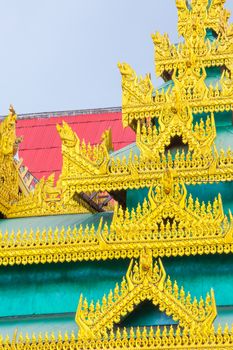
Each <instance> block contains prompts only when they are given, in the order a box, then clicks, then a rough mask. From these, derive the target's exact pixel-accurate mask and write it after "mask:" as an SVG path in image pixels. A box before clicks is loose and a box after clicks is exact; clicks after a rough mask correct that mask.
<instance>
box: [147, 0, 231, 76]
mask: <svg viewBox="0 0 233 350" xmlns="http://www.w3.org/2000/svg"><path fill="white" fill-rule="evenodd" d="M224 3H225V0H223V1H222V0H220V1H219V0H216V1H215V0H214V1H211V3H210V5H209V4H208V0H200V1H199V0H198V1H192V3H191V5H188V4H187V2H186V1H185V0H177V1H176V5H177V9H178V32H179V34H180V35H182V36H183V37H184V39H185V41H184V43H179V44H178V45H177V46H175V45H172V44H171V42H170V40H169V38H168V35H167V34H164V35H161V34H160V33H156V34H154V35H152V38H153V41H154V44H155V61H156V73H157V75H159V76H160V75H162V74H163V73H164V71H167V72H171V71H172V70H173V69H174V68H178V67H179V68H180V67H182V66H184V65H185V64H186V63H187V62H188V61H189V60H190V57H191V56H193V55H195V56H196V58H197V59H198V61H199V62H201V64H203V65H204V66H205V67H211V66H226V67H227V68H228V69H229V70H230V71H232V67H233V66H232V63H233V54H232V48H233V35H232V33H233V26H232V25H229V24H228V20H229V17H230V13H229V11H227V10H226V9H224ZM210 29H212V30H213V33H212V35H213V37H215V40H214V41H211V40H210V39H209V38H208V35H207V30H209V31H210Z"/></svg>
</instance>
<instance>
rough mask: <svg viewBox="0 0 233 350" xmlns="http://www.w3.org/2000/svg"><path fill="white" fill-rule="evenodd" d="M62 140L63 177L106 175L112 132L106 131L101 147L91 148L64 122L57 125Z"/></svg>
mask: <svg viewBox="0 0 233 350" xmlns="http://www.w3.org/2000/svg"><path fill="white" fill-rule="evenodd" d="M57 130H58V132H59V134H60V137H61V140H62V155H63V166H62V175H63V174H65V175H66V176H67V175H68V174H69V176H70V177H71V178H72V177H77V176H79V177H82V176H83V175H85V174H86V173H89V174H90V175H92V176H93V175H101V174H105V173H106V169H107V165H108V160H109V148H111V147H112V145H111V131H110V130H109V131H105V132H104V134H103V136H102V140H103V141H102V143H101V144H100V145H95V146H91V145H90V143H88V144H86V143H85V141H84V140H83V141H82V142H81V141H80V139H79V138H78V136H77V134H76V133H75V132H74V131H73V130H72V129H71V128H70V126H69V125H68V124H67V123H65V122H64V121H63V123H62V126H60V125H57Z"/></svg>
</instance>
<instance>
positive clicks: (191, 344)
mask: <svg viewBox="0 0 233 350" xmlns="http://www.w3.org/2000/svg"><path fill="white" fill-rule="evenodd" d="M13 346H14V347H13ZM232 347H233V330H231V329H229V327H228V325H227V324H226V326H225V327H224V328H222V327H221V326H220V325H219V326H218V328H217V329H216V330H215V329H214V327H211V328H210V329H209V330H208V333H206V332H205V330H204V329H203V330H202V331H201V332H198V333H197V332H196V330H195V329H190V330H189V331H187V330H186V329H184V330H182V329H181V328H180V327H179V326H178V327H173V326H170V327H166V326H165V327H159V326H158V327H141V328H140V327H137V328H130V329H126V328H123V329H119V328H118V329H117V330H116V332H110V335H108V334H107V333H106V334H104V335H103V336H102V337H100V338H98V337H96V338H95V339H91V340H90V339H79V338H78V336H77V334H76V333H74V332H72V333H71V334H68V332H65V333H64V334H61V332H59V333H58V334H56V335H55V334H54V332H52V333H51V334H48V333H46V334H44V335H42V334H39V335H35V334H34V333H33V334H32V336H31V337H29V335H28V334H26V335H25V336H23V335H22V333H20V334H19V335H18V337H17V338H16V339H15V341H14V340H12V341H11V339H10V337H9V336H6V337H5V338H3V337H1V336H0V348H1V349H2V350H9V349H15V350H34V349H41V350H53V349H56V348H57V349H60V350H73V349H90V348H92V349H97V350H102V349H106V348H107V349H109V350H114V349H122V350H126V349H128V350H135V349H139V348H140V349H142V350H147V349H148V348H151V349H158V350H171V349H176V350H177V349H183V350H186V349H187V348H188V349H189V350H199V349H212V350H223V349H229V350H231V349H232Z"/></svg>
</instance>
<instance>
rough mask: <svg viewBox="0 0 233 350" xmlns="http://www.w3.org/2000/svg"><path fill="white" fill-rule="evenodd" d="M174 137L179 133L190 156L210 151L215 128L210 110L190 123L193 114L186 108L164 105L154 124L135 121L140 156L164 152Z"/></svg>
mask: <svg viewBox="0 0 233 350" xmlns="http://www.w3.org/2000/svg"><path fill="white" fill-rule="evenodd" d="M174 136H180V137H181V138H182V142H183V144H187V145H188V149H189V151H192V152H193V156H194V157H195V156H197V155H205V156H208V155H209V154H211V152H212V150H211V148H212V145H213V141H214V139H215V137H216V128H215V121H214V115H213V113H212V114H211V116H208V117H207V118H206V121H203V119H201V120H200V122H199V123H197V122H196V123H195V126H194V125H193V116H192V112H191V110H190V109H189V108H182V109H181V110H177V109H176V108H174V107H171V108H170V107H168V108H164V110H163V113H162V114H161V116H160V117H159V119H158V127H156V125H155V124H153V123H152V122H148V121H145V122H144V123H142V122H141V121H138V126H137V139H136V140H137V146H138V148H139V149H140V151H141V156H142V158H146V159H151V158H158V157H159V153H165V147H166V146H169V145H170V143H171V139H172V138H173V137H174Z"/></svg>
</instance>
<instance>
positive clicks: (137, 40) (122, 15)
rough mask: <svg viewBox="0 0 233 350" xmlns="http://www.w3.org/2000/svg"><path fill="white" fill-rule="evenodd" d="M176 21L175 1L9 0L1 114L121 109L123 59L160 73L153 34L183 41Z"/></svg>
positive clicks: (2, 14) (1, 11) (1, 31)
mask: <svg viewBox="0 0 233 350" xmlns="http://www.w3.org/2000/svg"><path fill="white" fill-rule="evenodd" d="M226 3H227V7H228V8H229V9H230V10H231V11H232V12H233V1H232V0H228V1H227V2H226ZM176 21H177V12H176V7H175V0H143V1H141V0H117V1H113V0H82V1H81V0H40V1H32V0H20V1H19V0H7V1H6V0H5V1H3V0H2V1H1V6H0V47H1V56H0V114H1V115H2V114H6V113H7V111H8V106H9V104H10V103H13V105H14V107H15V109H16V111H17V112H18V113H30V112H43V111H58V110H69V109H82V108H96V107H111V106H120V105H121V77H120V73H119V71H118V68H117V62H118V61H121V62H122V61H124V62H128V63H129V64H130V65H131V66H132V67H133V68H134V69H135V70H136V71H137V73H138V74H145V73H147V72H151V73H152V76H153V73H154V53H153V44H152V40H151V34H152V33H154V32H155V31H157V30H158V31H160V32H162V33H163V32H168V33H169V36H170V38H171V39H172V41H174V42H177V40H178V36H177V30H176ZM153 81H154V84H155V85H158V84H159V81H157V80H156V78H155V77H153Z"/></svg>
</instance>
